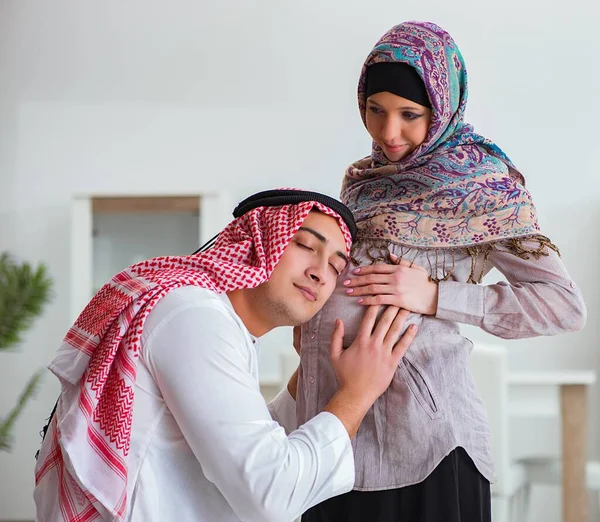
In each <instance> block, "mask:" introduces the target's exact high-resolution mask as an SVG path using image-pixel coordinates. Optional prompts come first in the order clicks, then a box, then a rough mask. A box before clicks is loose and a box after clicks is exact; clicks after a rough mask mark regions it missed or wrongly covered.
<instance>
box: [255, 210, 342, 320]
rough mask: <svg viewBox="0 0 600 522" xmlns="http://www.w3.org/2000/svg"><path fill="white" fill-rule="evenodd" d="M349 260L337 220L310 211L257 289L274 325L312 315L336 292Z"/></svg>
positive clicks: (258, 296)
mask: <svg viewBox="0 0 600 522" xmlns="http://www.w3.org/2000/svg"><path fill="white" fill-rule="evenodd" d="M347 263H348V258H347V252H346V242H345V240H344V235H343V234H342V231H341V229H340V226H339V224H338V221H337V220H336V219H335V218H333V217H331V216H327V215H326V214H322V213H321V212H317V211H312V212H310V214H309V215H308V216H307V217H306V219H305V220H304V223H302V226H301V227H300V230H298V232H297V233H296V235H295V236H294V237H293V238H292V240H291V242H290V244H289V245H288V246H287V248H286V249H285V251H284V253H283V255H282V257H281V260H280V261H279V263H278V264H277V266H276V267H275V270H273V273H272V275H271V278H270V279H269V281H267V282H266V283H264V284H262V285H260V286H259V287H258V288H256V289H255V291H256V298H257V300H260V305H261V306H263V307H264V310H265V312H266V314H267V315H268V316H269V319H270V321H272V323H273V324H272V326H273V327H275V326H297V325H300V324H303V323H305V322H306V321H308V320H309V319H311V318H312V317H313V316H314V315H315V314H316V313H317V312H318V311H319V310H320V309H321V308H322V307H323V305H324V304H325V302H326V301H327V299H329V297H330V296H331V294H332V293H333V291H334V289H335V286H336V281H337V278H338V276H339V275H340V273H341V272H342V271H343V270H344V268H345V267H346V265H347ZM257 304H258V303H257Z"/></svg>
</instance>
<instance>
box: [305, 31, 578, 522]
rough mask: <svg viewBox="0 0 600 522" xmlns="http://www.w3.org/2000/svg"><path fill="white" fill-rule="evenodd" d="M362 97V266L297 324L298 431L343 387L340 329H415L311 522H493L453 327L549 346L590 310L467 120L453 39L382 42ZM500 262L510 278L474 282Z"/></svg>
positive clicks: (357, 199) (479, 416) (357, 186)
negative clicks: (370, 322) (334, 365)
mask: <svg viewBox="0 0 600 522" xmlns="http://www.w3.org/2000/svg"><path fill="white" fill-rule="evenodd" d="M358 101H359V108H360V112H361V116H362V118H363V122H364V123H365V126H366V127H367V130H368V132H369V134H370V135H371V137H372V138H373V148H372V153H371V155H370V156H368V157H367V158H364V159H362V160H359V161H357V162H356V163H354V164H352V165H351V166H350V167H349V168H348V170H347V172H346V176H345V178H344V182H343V188H342V198H343V200H344V202H345V203H346V204H347V205H348V206H349V207H350V208H351V209H352V211H353V212H354V215H355V217H356V219H357V222H358V225H359V239H358V241H357V242H356V243H355V246H354V250H353V264H354V266H351V267H349V268H348V269H347V272H346V274H344V276H343V277H342V278H340V281H341V283H340V285H339V286H338V288H337V290H336V292H335V293H334V295H333V296H332V297H331V299H330V300H329V302H328V303H327V305H326V306H325V308H323V310H322V311H321V312H320V313H319V314H318V315H317V316H316V317H315V318H314V319H312V320H311V321H310V322H309V323H308V324H306V325H305V326H303V328H302V332H301V367H300V371H299V386H298V399H297V400H298V402H297V414H298V421H299V422H300V423H302V422H305V421H306V420H308V419H309V418H311V417H313V416H314V415H315V414H316V413H317V412H318V411H320V409H321V408H322V407H323V406H324V405H325V404H326V403H327V401H328V400H329V397H331V395H332V394H333V392H334V390H335V386H336V384H335V376H334V373H333V371H332V369H331V365H330V364H329V361H328V359H327V353H328V350H329V348H328V335H329V334H328V332H331V330H332V327H333V323H334V321H335V319H337V318H341V319H343V320H344V323H345V325H346V335H345V342H346V343H348V344H349V343H350V342H351V340H352V339H353V337H354V335H355V333H356V330H357V328H358V325H359V323H360V319H361V317H362V314H363V312H364V306H365V305H369V304H374V303H379V304H386V305H389V304H394V305H396V306H400V307H402V308H405V309H407V310H409V311H410V312H411V314H410V317H409V321H408V322H407V325H408V324H411V323H414V324H417V325H418V326H419V330H418V334H417V337H416V339H415V341H414V342H413V345H412V346H411V348H410V350H409V351H408V352H407V354H406V355H405V357H404V359H403V362H402V363H401V364H400V366H399V367H398V370H397V372H396V376H395V378H394V380H393V382H392V384H391V386H390V388H389V389H388V391H387V392H386V393H385V394H384V395H383V396H382V397H380V398H379V399H378V401H377V402H376V403H375V405H374V406H373V408H372V409H371V410H370V411H369V413H368V416H367V417H366V418H365V420H364V422H363V424H362V426H361V428H360V430H359V432H358V434H357V436H356V438H355V439H354V441H353V446H354V451H355V464H356V481H355V485H354V491H352V492H350V493H348V494H346V495H342V496H340V497H336V498H333V499H330V500H328V501H326V502H324V503H322V504H320V505H318V506H316V507H314V508H312V509H311V510H309V511H308V512H307V513H306V514H305V515H304V517H303V521H304V522H315V521H319V522H324V521H361V522H362V521H367V520H368V521H369V522H380V521H388V520H389V521H392V520H393V521H396V520H401V521H402V522H412V521H419V522H429V521H431V522H433V521H435V522H439V521H440V520H444V521H445V522H454V521H462V522H465V521H468V522H471V521H473V522H475V521H477V522H479V521H489V520H491V514H490V511H491V509H490V481H491V480H492V479H493V474H494V472H493V463H492V459H491V455H490V443H489V429H488V424H487V421H486V415H485V409H484V406H483V404H482V402H481V400H480V398H479V397H478V394H477V390H476V387H475V384H474V381H473V379H472V376H471V375H470V373H469V371H468V368H467V357H468V355H469V352H470V350H471V346H472V343H471V342H470V341H469V340H468V339H466V338H465V337H463V336H462V335H461V333H460V329H459V323H462V324H471V325H475V326H478V327H480V328H481V329H482V330H484V331H486V332H488V333H491V334H493V335H496V336H498V337H501V338H503V339H521V338H527V337H534V336H538V335H555V334H559V333H564V332H572V331H576V330H580V329H581V328H582V327H583V325H584V323H585V316H586V310H585V305H584V303H583V300H582V297H581V293H580V291H579V289H578V288H577V286H576V285H575V283H573V282H572V280H571V278H570V277H569V275H568V273H567V271H566V269H565V268H564V266H563V264H562V262H561V260H560V257H559V253H558V249H557V248H556V247H555V246H554V245H553V244H552V243H551V242H550V240H549V239H548V238H546V237H544V236H542V235H541V233H540V228H539V226H538V223H537V218H536V210H535V207H534V205H533V203H532V199H531V196H530V194H529V192H527V190H526V189H525V181H524V178H523V176H522V175H521V173H520V172H519V171H518V170H517V169H516V167H515V166H514V165H513V164H512V162H511V161H510V160H509V159H508V157H507V156H506V155H505V154H504V153H503V152H502V151H501V150H500V149H499V148H498V147H497V146H496V145H495V144H494V143H492V142H491V141H489V140H487V139H485V138H483V137H482V136H479V135H478V134H476V133H475V132H474V130H473V128H472V127H471V126H470V125H468V124H466V123H465V122H464V121H463V118H464V111H465V106H466V102H467V73H466V70H465V64H464V61H463V58H462V56H461V54H460V51H459V50H458V48H457V46H456V44H455V43H454V41H453V40H452V38H451V37H450V35H449V34H448V33H446V32H445V31H444V30H442V29H441V28H440V27H438V26H436V25H434V24H431V23H422V22H409V23H403V24H401V25H399V26H396V27H394V28H392V29H391V30H390V31H388V32H387V33H386V34H385V35H384V36H383V37H382V38H381V40H380V41H379V42H378V43H377V45H376V46H375V48H374V49H373V50H372V51H371V53H370V54H369V56H368V58H367V60H366V62H365V64H364V67H363V70H362V74H361V77H360V81H359V87H358ZM357 267H358V268H357ZM493 267H495V268H497V269H498V270H499V271H500V272H501V273H502V274H504V275H505V276H506V278H507V280H508V283H505V282H500V283H497V284H492V285H487V286H483V285H480V284H479V283H481V281H482V278H483V277H484V275H485V274H486V273H487V272H489V271H490V270H491V268H493Z"/></svg>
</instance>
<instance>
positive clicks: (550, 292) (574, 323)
mask: <svg viewBox="0 0 600 522" xmlns="http://www.w3.org/2000/svg"><path fill="white" fill-rule="evenodd" d="M535 246H536V245H532V247H533V248H535ZM547 252H548V255H547V256H541V257H540V258H539V259H535V257H534V256H532V255H530V257H529V259H521V258H519V257H517V256H515V255H513V254H511V253H510V252H507V251H503V250H497V249H494V250H493V251H492V252H491V254H490V257H489V263H490V266H492V267H495V268H496V269H498V270H499V271H500V272H501V273H502V274H503V275H504V276H505V277H506V279H507V281H508V282H504V281H500V282H498V283H496V284H491V285H473V284H467V283H461V282H457V281H442V282H440V284H439V295H438V309H437V313H436V317H438V318H439V319H445V320H449V321H456V322H459V323H464V324H470V325H474V326H478V327H480V328H481V329H482V330H484V331H485V332H488V333H490V334H492V335H495V336H497V337H501V338H503V339H523V338H527V337H536V336H540V335H556V334H560V333H566V332H574V331H578V330H581V329H582V328H583V327H584V325H585V321H586V315H587V311H586V307H585V303H584V301H583V296H582V294H581V291H580V290H579V287H578V286H577V285H576V284H575V283H574V282H573V280H572V279H571V277H570V276H569V273H568V272H567V270H566V268H565V266H564V264H563V262H562V261H561V259H560V257H559V256H558V254H556V252H554V251H553V250H550V249H547Z"/></svg>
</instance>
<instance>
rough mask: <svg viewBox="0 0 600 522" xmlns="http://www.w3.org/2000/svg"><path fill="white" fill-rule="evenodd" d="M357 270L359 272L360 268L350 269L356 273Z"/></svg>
mask: <svg viewBox="0 0 600 522" xmlns="http://www.w3.org/2000/svg"><path fill="white" fill-rule="evenodd" d="M359 272H360V268H355V269H354V270H353V271H352V273H354V274H358V273H359Z"/></svg>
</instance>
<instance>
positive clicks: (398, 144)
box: [367, 92, 431, 162]
mask: <svg viewBox="0 0 600 522" xmlns="http://www.w3.org/2000/svg"><path fill="white" fill-rule="evenodd" d="M430 123H431V109H428V108H427V107H424V106H423V105H419V104H418V103H415V102H413V101H410V100H407V99H406V98H402V97H401V96H397V95H395V94H392V93H390V92H378V93H377V94H373V95H372V96H369V97H368V98H367V130H368V131H369V134H370V135H371V137H372V138H373V140H374V141H375V142H376V143H377V145H379V146H380V147H381V150H383V153H384V154H385V156H386V157H387V159H388V160H390V161H391V162H396V161H400V160H401V159H402V158H404V157H406V156H408V155H409V154H410V153H411V152H412V151H413V150H415V149H416V148H417V147H418V146H419V145H421V143H423V142H424V141H425V138H426V137H427V131H428V130H429V124H430Z"/></svg>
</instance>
